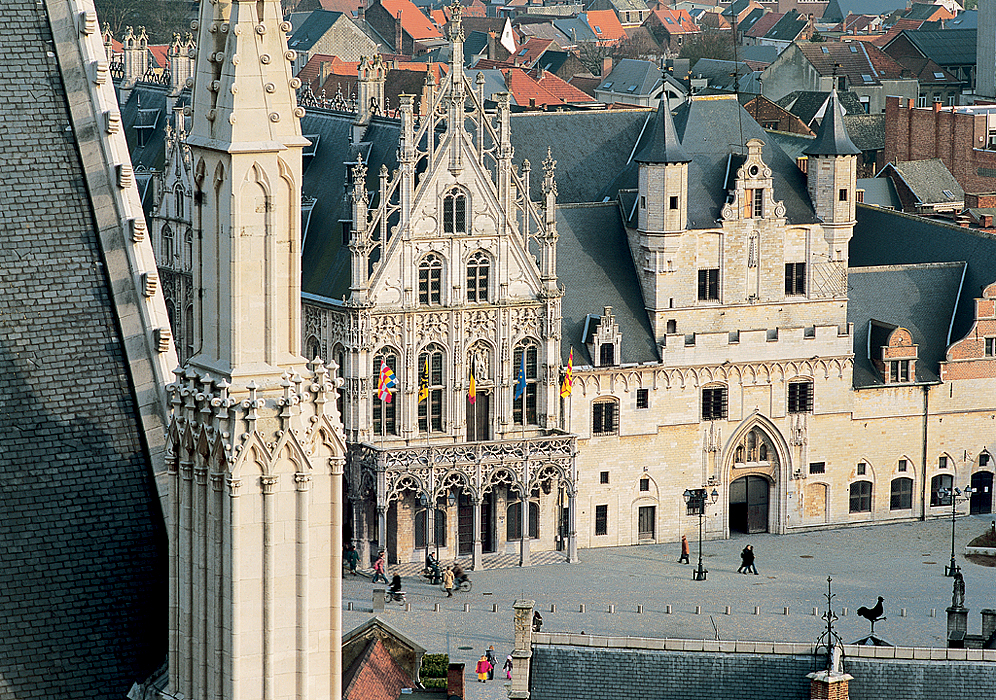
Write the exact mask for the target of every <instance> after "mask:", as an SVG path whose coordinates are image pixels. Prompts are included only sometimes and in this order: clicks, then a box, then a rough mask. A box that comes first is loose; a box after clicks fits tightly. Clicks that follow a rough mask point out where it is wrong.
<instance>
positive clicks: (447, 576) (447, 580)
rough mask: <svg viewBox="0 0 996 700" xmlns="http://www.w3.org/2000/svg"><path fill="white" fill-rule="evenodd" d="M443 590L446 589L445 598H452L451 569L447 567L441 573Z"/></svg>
mask: <svg viewBox="0 0 996 700" xmlns="http://www.w3.org/2000/svg"><path fill="white" fill-rule="evenodd" d="M443 588H445V589H446V597H447V598H452V597H453V569H451V568H450V567H448V566H447V567H446V570H445V571H443Z"/></svg>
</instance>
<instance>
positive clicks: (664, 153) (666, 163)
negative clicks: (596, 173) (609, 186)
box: [635, 95, 692, 232]
mask: <svg viewBox="0 0 996 700" xmlns="http://www.w3.org/2000/svg"><path fill="white" fill-rule="evenodd" d="M635 160H636V162H637V163H639V164H640V185H639V197H640V202H639V228H640V230H641V231H652V232H676V231H683V230H684V229H685V226H686V225H687V221H688V202H687V199H688V164H689V163H690V162H691V160H692V159H691V158H690V157H689V156H688V153H687V152H686V151H685V149H684V148H683V147H682V145H681V141H680V140H679V138H678V131H677V130H676V129H675V127H674V120H673V119H672V118H671V109H670V107H669V106H668V103H667V96H666V95H662V96H661V101H660V106H659V107H658V108H657V114H656V116H655V118H654V124H653V130H652V131H651V132H650V134H649V135H648V139H647V142H646V145H644V147H643V148H641V149H640V151H639V153H638V154H637V156H636V158H635Z"/></svg>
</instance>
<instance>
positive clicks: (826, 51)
mask: <svg viewBox="0 0 996 700" xmlns="http://www.w3.org/2000/svg"><path fill="white" fill-rule="evenodd" d="M820 48H821V49H823V53H830V49H828V48H827V47H826V46H821V47H820Z"/></svg>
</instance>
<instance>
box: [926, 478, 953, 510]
mask: <svg viewBox="0 0 996 700" xmlns="http://www.w3.org/2000/svg"><path fill="white" fill-rule="evenodd" d="M952 484H954V479H953V478H952V476H951V475H950V474H938V475H937V476H935V477H934V478H933V479H931V480H930V505H931V507H934V506H949V505H951V486H952ZM941 489H945V490H946V493H944V494H943V495H942V494H941Z"/></svg>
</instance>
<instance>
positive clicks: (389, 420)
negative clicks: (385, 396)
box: [373, 348, 400, 435]
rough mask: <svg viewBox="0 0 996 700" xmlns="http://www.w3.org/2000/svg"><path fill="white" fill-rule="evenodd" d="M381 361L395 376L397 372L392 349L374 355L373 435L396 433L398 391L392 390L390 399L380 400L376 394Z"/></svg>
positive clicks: (396, 356)
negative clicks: (392, 393)
mask: <svg viewBox="0 0 996 700" xmlns="http://www.w3.org/2000/svg"><path fill="white" fill-rule="evenodd" d="M381 362H385V363H387V366H388V367H390V368H391V371H392V372H394V374H395V376H397V373H398V355H397V353H395V352H394V350H391V349H387V348H385V349H384V350H381V351H380V352H378V353H377V354H376V355H374V361H373V377H374V382H373V386H374V401H373V429H374V434H375V435H397V434H398V412H397V409H398V397H399V396H400V392H398V391H394V395H393V396H391V401H382V400H381V399H380V398H378V396H377V384H378V379H379V378H380V366H381Z"/></svg>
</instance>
